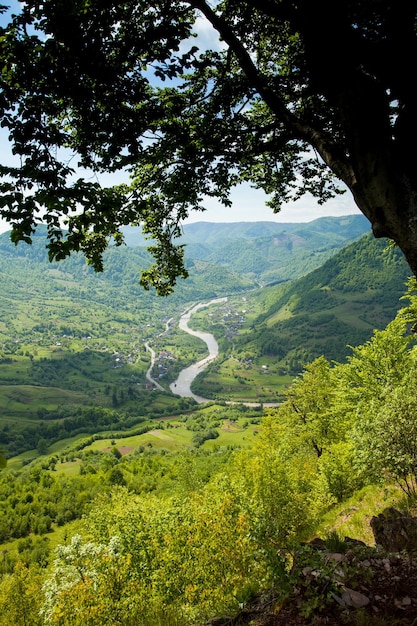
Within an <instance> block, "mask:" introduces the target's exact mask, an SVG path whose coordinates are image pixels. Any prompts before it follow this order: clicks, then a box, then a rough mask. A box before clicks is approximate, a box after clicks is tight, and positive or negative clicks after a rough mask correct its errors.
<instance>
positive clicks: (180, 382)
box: [169, 298, 227, 404]
mask: <svg viewBox="0 0 417 626" xmlns="http://www.w3.org/2000/svg"><path fill="white" fill-rule="evenodd" d="M226 301H227V298H217V299H215V300H210V302H205V303H203V302H200V303H199V304H196V305H195V306H194V307H192V308H191V309H188V310H187V311H185V313H183V314H182V315H181V317H180V321H179V327H180V328H181V330H184V331H185V332H186V333H189V334H190V335H194V337H198V338H199V339H202V341H204V342H205V344H206V345H207V348H208V351H209V354H208V356H206V357H205V358H204V359H202V360H201V361H198V362H197V363H194V364H193V365H190V366H189V367H187V368H185V369H183V370H181V372H180V373H179V376H178V378H177V380H176V381H174V382H173V383H171V385H170V386H169V388H170V389H171V391H172V393H175V394H176V395H178V396H182V397H183V398H194V400H195V401H196V402H198V403H199V404H202V403H203V402H210V400H209V399H208V398H202V397H201V396H197V395H196V394H195V393H193V392H192V391H191V383H192V382H193V380H194V378H196V376H198V374H200V373H201V372H202V371H203V370H204V369H205V368H206V367H207V365H208V364H209V363H211V361H213V360H214V359H215V358H216V357H217V355H218V354H219V346H218V344H217V341H216V340H215V338H214V337H213V335H211V334H210V333H204V332H201V331H199V330H193V329H192V328H190V327H189V326H188V322H189V321H190V318H191V316H192V315H193V313H195V312H196V311H198V310H199V309H202V308H204V307H207V306H211V305H212V304H217V303H219V302H226Z"/></svg>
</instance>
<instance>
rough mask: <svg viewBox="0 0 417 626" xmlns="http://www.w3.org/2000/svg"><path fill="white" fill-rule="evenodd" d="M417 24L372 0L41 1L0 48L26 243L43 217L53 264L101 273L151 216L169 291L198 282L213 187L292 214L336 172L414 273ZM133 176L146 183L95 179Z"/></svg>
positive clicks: (17, 217)
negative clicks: (127, 229)
mask: <svg viewBox="0 0 417 626" xmlns="http://www.w3.org/2000/svg"><path fill="white" fill-rule="evenodd" d="M2 11H3V12H4V11H5V9H4V8H2ZM323 15H326V16H327V17H328V19H327V20H323ZM415 19H416V18H415V12H414V9H413V7H412V6H408V5H404V4H403V3H397V4H394V5H392V4H389V5H386V4H384V3H378V4H377V5H375V3H373V2H365V3H364V2H359V1H358V0H355V1H354V2H351V3H349V5H346V4H340V3H332V2H329V1H328V0H320V3H319V4H318V5H317V4H315V5H314V8H313V6H312V4H311V2H309V0H302V1H301V2H297V3H295V2H292V1H291V0H285V1H283V2H280V3H273V2H262V3H258V2H254V1H253V0H245V2H243V3H242V2H233V1H232V2H220V3H217V4H216V5H215V7H214V8H212V7H211V6H210V5H209V4H208V3H207V2H204V1H203V0H198V1H193V2H191V1H188V0H176V1H175V2H170V3H166V2H165V1H164V0H161V1H159V2H153V3H152V4H149V3H148V2H140V3H138V2H136V1H135V0H120V1H119V2H116V3H114V2H113V3H110V4H109V3H103V2H101V1H99V0H94V1H91V0H88V1H87V0H77V1H76V2H73V3H72V5H71V7H70V8H68V7H66V8H65V10H64V8H63V6H62V5H60V4H58V5H57V4H56V3H55V2H53V1H49V2H44V3H42V4H39V3H37V2H34V1H28V2H25V3H24V4H23V6H22V9H21V11H20V13H18V14H17V15H16V16H12V17H11V18H10V21H9V23H8V24H7V25H5V26H4V27H3V28H2V30H1V35H2V37H1V48H0V53H1V58H2V66H3V67H4V71H3V72H2V78H1V87H2V100H1V103H0V105H1V110H0V115H1V119H2V126H3V127H4V128H5V130H6V132H8V134H9V140H10V142H11V145H12V152H13V156H15V157H17V159H16V161H15V160H12V161H11V164H10V163H9V164H5V165H4V166H3V167H2V172H1V173H2V174H3V183H2V187H1V189H2V193H3V200H2V216H3V217H4V219H6V220H8V221H9V223H10V224H11V225H12V227H13V231H12V238H13V240H14V241H15V242H17V241H19V240H24V241H28V242H30V241H31V236H32V233H33V230H34V227H35V225H36V223H37V222H38V221H39V220H38V217H39V214H42V215H43V219H44V221H45V222H46V224H47V228H48V234H49V239H50V242H49V244H48V251H49V256H50V258H52V259H57V260H59V259H62V258H64V257H66V256H67V255H68V254H69V253H70V252H71V251H79V250H82V251H83V252H84V254H85V256H86V258H87V259H88V261H89V263H91V264H92V265H93V266H94V268H95V269H96V270H101V269H102V267H103V261H102V253H103V251H104V249H105V248H106V246H107V244H108V241H109V240H110V239H111V240H112V241H113V242H115V243H116V245H120V243H121V242H122V235H121V230H120V229H121V227H122V226H123V225H126V224H130V223H136V224H138V223H140V224H142V227H143V230H144V233H145V235H149V236H150V237H151V238H153V239H154V240H155V241H154V243H153V244H152V246H151V247H150V249H151V251H152V253H153V255H154V257H155V260H156V267H155V266H151V267H150V268H149V269H148V270H146V271H145V272H144V273H143V275H142V279H141V280H142V284H143V285H144V286H145V288H149V286H150V285H153V286H155V288H156V289H157V290H158V292H159V293H161V294H166V293H169V292H170V291H171V290H172V287H173V285H174V284H175V282H176V279H177V278H178V276H181V277H185V276H186V275H187V270H186V268H185V267H184V260H183V248H182V244H180V245H179V246H176V245H174V243H173V239H175V237H177V236H179V235H180V233H181V228H180V224H181V221H182V220H183V219H184V218H186V217H187V215H188V213H189V211H190V210H201V209H202V207H203V205H204V199H205V197H207V196H208V197H215V198H217V199H218V200H219V201H220V202H221V203H223V204H224V205H228V204H229V203H230V191H231V189H232V188H233V187H234V186H235V185H237V184H239V183H241V182H248V181H249V182H250V183H251V184H253V185H254V186H255V187H258V188H262V189H264V190H265V192H266V193H267V194H270V195H271V199H270V204H271V206H272V207H273V208H274V210H278V209H279V207H280V205H281V204H283V203H285V202H288V201H289V200H292V199H298V198H300V197H301V196H302V195H304V194H305V193H311V194H313V196H315V197H316V198H317V199H318V201H319V202H324V201H326V200H327V199H328V198H329V197H331V196H332V195H334V194H335V193H339V192H340V188H339V186H338V185H337V184H336V183H335V181H334V177H336V178H337V179H339V180H341V181H343V183H344V184H345V185H346V186H347V187H348V188H349V189H350V190H351V191H352V193H353V195H354V198H355V201H356V203H357V204H358V206H359V207H360V209H361V210H362V211H363V213H364V214H365V215H366V217H367V218H368V219H369V220H370V221H371V222H372V225H373V229H374V232H375V234H376V235H377V236H386V237H390V238H392V239H394V240H395V241H396V242H397V243H398V245H399V246H400V248H401V249H402V250H403V252H404V254H405V256H406V258H407V260H408V262H409V264H410V266H411V268H412V270H413V271H416V263H415V234H414V230H413V229H412V228H411V227H410V224H413V222H414V217H415V203H414V201H413V199H414V195H415V173H414V167H413V164H412V160H410V159H409V157H408V155H409V154H410V153H411V152H412V148H413V146H414V142H415V136H416V132H415V116H414V115H413V111H414V96H413V92H412V90H410V89H409V84H410V80H409V73H408V70H407V64H406V63H404V59H406V58H413V55H414V52H415V45H416V40H415ZM201 21H203V22H204V25H205V26H208V27H209V28H210V29H211V32H212V34H213V37H214V39H215V41H214V44H213V45H212V47H211V48H208V49H207V48H206V46H205V45H204V43H200V41H199V39H198V38H194V36H193V35H194V34H195V31H196V30H197V31H198V28H199V26H200V24H201ZM328 24H331V25H332V26H331V28H329V26H328ZM195 43H196V44H197V45H194V44H195ZM329 51H331V53H329ZM72 159H74V160H75V162H76V163H77V165H78V167H80V168H81V173H78V172H77V173H78V178H77V177H76V175H75V174H76V172H75V168H74V167H73V165H72ZM126 169H127V170H128V171H129V172H130V174H131V181H130V183H126V184H114V185H113V186H111V185H110V184H109V186H104V185H103V186H101V185H100V184H99V182H98V180H97V177H98V176H99V175H100V174H102V173H111V174H114V173H118V172H120V171H123V170H126ZM91 174H93V175H91ZM61 218H63V220H64V222H65V225H66V226H67V229H68V231H67V232H66V233H65V234H64V233H63V232H62V230H61V221H60V220H61Z"/></svg>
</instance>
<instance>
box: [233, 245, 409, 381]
mask: <svg viewBox="0 0 417 626" xmlns="http://www.w3.org/2000/svg"><path fill="white" fill-rule="evenodd" d="M410 275H411V271H410V269H409V267H408V265H407V263H406V262H405V260H404V257H403V255H402V253H401V251H399V250H398V248H389V247H388V242H387V241H386V240H385V241H384V240H380V239H379V240H377V239H374V238H373V237H372V235H370V234H369V235H365V236H364V237H362V238H361V239H360V240H359V241H357V242H355V243H353V244H350V245H348V246H347V247H345V248H344V249H343V250H341V251H339V252H338V253H337V254H335V255H334V256H333V257H332V258H331V259H329V260H328V261H326V262H325V263H324V264H323V265H322V266H321V267H319V268H318V269H316V270H314V271H313V272H311V273H309V274H308V275H307V276H304V277H302V278H300V279H298V280H295V281H292V282H291V283H289V284H286V285H276V286H272V287H266V288H264V289H263V290H260V291H256V292H254V293H253V294H251V295H250V296H248V302H249V303H250V302H251V301H256V307H257V308H258V309H260V311H261V312H260V313H259V314H258V315H257V316H256V317H255V318H254V319H253V320H252V322H251V326H250V329H248V330H247V331H246V333H244V334H242V335H241V336H240V338H239V341H238V343H239V347H240V349H249V347H252V348H253V349H256V350H257V352H258V353H259V354H263V355H270V356H275V357H277V358H278V359H279V360H282V361H283V362H286V364H287V365H291V369H293V370H298V369H299V368H300V367H301V366H302V365H303V364H305V363H306V362H308V361H311V360H312V359H314V358H316V357H317V356H320V355H322V354H323V355H325V356H326V357H327V358H329V359H336V360H339V361H342V360H344V359H345V357H346V355H347V354H349V353H350V349H349V347H348V345H358V344H360V343H363V342H364V341H366V340H367V339H369V338H370V336H371V335H372V332H373V330H374V329H382V328H384V327H385V326H386V324H387V323H388V322H389V321H391V320H392V319H393V317H394V316H395V314H396V312H397V310H398V309H399V308H400V307H401V306H403V305H402V303H401V302H400V298H401V296H402V295H403V294H404V292H405V289H406V287H405V283H406V281H407V279H408V277H409V276H410Z"/></svg>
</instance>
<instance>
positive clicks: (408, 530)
mask: <svg viewBox="0 0 417 626" xmlns="http://www.w3.org/2000/svg"><path fill="white" fill-rule="evenodd" d="M371 528H372V532H373V534H374V538H375V543H377V544H379V545H381V546H382V547H383V548H384V550H386V551H387V552H401V551H402V550H405V551H407V552H413V551H415V550H417V518H415V517H411V516H409V515H404V514H403V513H401V511H398V510H397V509H395V508H394V507H389V508H387V509H385V510H384V511H383V512H382V513H380V514H379V515H378V516H376V517H373V518H372V519H371Z"/></svg>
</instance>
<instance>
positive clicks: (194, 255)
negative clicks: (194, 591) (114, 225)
mask: <svg viewBox="0 0 417 626" xmlns="http://www.w3.org/2000/svg"><path fill="white" fill-rule="evenodd" d="M369 229H370V227H369V222H368V221H367V220H366V218H365V217H364V216H363V215H362V214H361V215H348V216H343V217H322V218H319V219H316V220H313V221H311V222H307V223H301V224H295V223H277V222H236V223H210V222H197V223H195V224H185V225H184V226H183V237H182V239H181V243H184V244H186V247H185V255H186V259H187V260H188V263H190V262H193V261H196V260H198V261H204V262H209V263H212V264H215V265H219V266H221V267H222V268H229V269H232V270H233V271H235V272H238V273H239V275H240V276H242V275H245V276H247V277H248V278H250V279H252V280H256V281H258V282H260V283H263V284H266V283H273V282H282V281H285V280H292V279H294V278H298V277H300V276H304V275H305V274H307V273H308V272H311V271H312V270H314V269H316V268H317V267H319V266H320V265H321V264H322V263H324V262H325V261H326V260H327V259H328V258H330V257H331V256H333V254H335V253H336V252H337V251H338V250H340V249H341V248H342V247H343V246H345V245H347V244H348V243H350V242H352V241H353V240H355V239H357V238H358V237H360V236H362V235H363V234H364V233H366V232H369ZM124 235H125V240H126V243H127V244H128V245H129V246H143V245H146V241H145V240H144V238H143V236H142V235H141V233H140V230H139V229H137V228H136V229H135V228H126V229H124Z"/></svg>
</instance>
